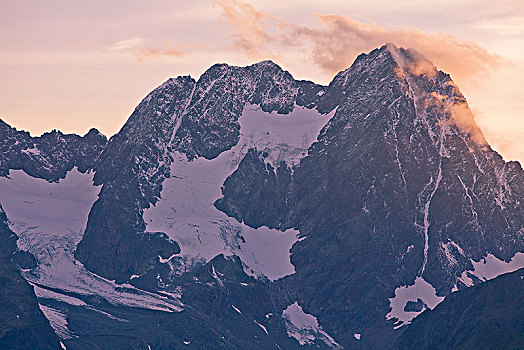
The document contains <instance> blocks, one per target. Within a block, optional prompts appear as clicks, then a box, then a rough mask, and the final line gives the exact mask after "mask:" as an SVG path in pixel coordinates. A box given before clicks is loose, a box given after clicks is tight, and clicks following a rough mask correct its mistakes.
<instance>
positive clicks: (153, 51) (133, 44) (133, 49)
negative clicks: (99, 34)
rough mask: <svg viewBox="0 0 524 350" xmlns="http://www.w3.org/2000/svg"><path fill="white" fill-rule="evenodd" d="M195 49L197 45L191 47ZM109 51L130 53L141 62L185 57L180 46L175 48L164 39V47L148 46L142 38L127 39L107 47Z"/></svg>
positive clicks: (184, 52) (184, 51) (169, 41)
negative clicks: (161, 58)
mask: <svg viewBox="0 0 524 350" xmlns="http://www.w3.org/2000/svg"><path fill="white" fill-rule="evenodd" d="M191 46H192V48H193V49H196V48H197V47H198V45H191ZM107 49H108V50H109V51H115V52H125V53H131V54H132V55H134V56H135V57H136V59H137V60H138V61H139V62H141V61H143V60H146V59H148V58H159V57H175V58H180V57H183V56H185V55H186V50H183V49H182V48H181V47H180V46H175V45H174V44H173V42H172V41H171V40H169V39H164V45H162V46H155V45H148V44H147V41H146V40H145V39H143V38H139V37H136V38H129V39H124V40H120V41H117V42H115V43H113V44H111V45H109V46H108V47H107Z"/></svg>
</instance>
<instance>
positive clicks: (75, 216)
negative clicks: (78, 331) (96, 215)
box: [0, 168, 182, 334]
mask: <svg viewBox="0 0 524 350" xmlns="http://www.w3.org/2000/svg"><path fill="white" fill-rule="evenodd" d="M99 191H100V187H99V186H94V185H93V173H81V172H79V171H78V170H77V169H76V168H74V169H73V170H71V171H69V172H68V173H67V175H66V177H65V178H64V179H61V180H59V182H57V183H50V182H48V181H46V180H43V179H38V178H34V177H32V176H29V175H27V174H26V173H25V172H24V171H22V170H15V171H13V170H11V171H10V172H9V177H6V178H0V194H1V198H0V200H1V201H2V206H3V207H4V209H5V212H6V214H7V215H8V218H9V220H10V227H11V229H12V230H13V231H14V232H15V233H16V234H17V235H18V236H19V239H18V246H19V248H20V249H23V250H26V251H28V252H30V253H32V254H33V255H34V256H35V257H36V259H37V261H38V266H37V267H36V268H35V269H32V270H26V271H24V272H23V276H24V277H25V278H26V279H27V280H28V281H29V282H30V283H33V284H37V285H39V286H40V287H39V289H38V290H42V288H46V287H47V288H54V289H59V290H61V291H62V294H60V293H54V294H53V296H52V297H53V299H57V300H62V301H64V300H65V302H69V300H73V299H71V298H70V297H68V296H67V295H64V293H68V292H69V293H77V294H80V295H96V296H101V297H103V298H105V299H106V300H108V301H110V302H112V303H115V304H121V305H127V306H131V307H141V308H148V309H154V310H164V311H170V312H172V311H180V310H181V309H182V308H181V306H180V303H177V302H176V301H173V300H170V299H168V298H162V297H160V296H158V295H154V294H151V293H147V292H144V291H140V290H137V289H136V288H135V287H133V286H130V285H127V286H125V285H124V286H122V285H117V284H116V283H115V282H114V281H109V280H107V279H104V278H102V277H100V276H97V275H95V274H93V273H92V272H90V271H88V270H87V269H85V268H84V266H83V265H82V264H81V263H80V262H78V261H77V260H76V259H75V258H74V256H73V252H74V250H75V249H76V245H77V244H78V242H79V241H80V239H81V238H82V233H83V230H84V228H85V225H86V223H87V216H88V213H89V210H90V208H91V206H92V204H93V203H94V201H95V200H96V198H97V195H98V192H99ZM38 294H39V293H37V295H38ZM40 294H41V293H40ZM47 296H49V295H47ZM43 310H45V312H44V313H46V312H47V311H49V312H48V314H52V315H61V313H60V311H56V312H52V310H49V309H43ZM52 325H58V326H60V327H61V325H62V323H60V322H52ZM59 331H60V332H61V330H59ZM59 334H60V333H59Z"/></svg>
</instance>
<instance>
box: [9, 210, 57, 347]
mask: <svg viewBox="0 0 524 350" xmlns="http://www.w3.org/2000/svg"><path fill="white" fill-rule="evenodd" d="M17 239H18V237H17V236H16V234H15V233H14V232H13V231H11V230H10V229H9V227H8V225H7V216H6V215H5V212H4V211H3V209H2V207H1V206H0V305H1V309H2V312H0V348H2V349H29V348H32V349H60V343H59V339H58V337H57V336H56V334H55V332H54V331H53V329H52V328H51V326H50V324H49V321H48V320H47V319H46V318H45V316H44V314H43V313H42V311H40V309H39V307H38V302H37V300H36V295H35V292H34V291H33V287H32V286H31V285H29V283H27V281H26V280H24V278H23V277H22V276H21V275H20V273H19V270H18V268H17V267H15V266H13V264H12V263H11V258H12V257H13V255H14V254H15V253H16V252H17V250H18V248H17V246H16V240H17ZM26 254H29V253H26ZM33 259H34V258H33Z"/></svg>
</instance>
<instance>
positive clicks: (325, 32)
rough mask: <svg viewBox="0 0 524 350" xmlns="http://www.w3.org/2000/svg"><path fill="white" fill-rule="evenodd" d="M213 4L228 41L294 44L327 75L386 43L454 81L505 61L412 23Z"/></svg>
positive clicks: (251, 50)
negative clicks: (390, 25) (305, 20)
mask: <svg viewBox="0 0 524 350" xmlns="http://www.w3.org/2000/svg"><path fill="white" fill-rule="evenodd" d="M218 6H220V8H221V9H222V10H223V15H222V18H223V19H224V20H225V21H226V23H227V24H228V26H229V27H230V28H231V31H232V33H231V37H232V40H233V45H234V46H235V47H236V48H238V49H241V50H243V51H244V52H245V53H246V54H247V55H249V56H250V57H268V56H270V57H279V56H280V53H281V52H283V51H285V50H289V49H291V48H294V50H295V51H298V50H300V51H302V52H304V53H305V54H306V59H308V60H309V61H311V62H312V63H314V64H316V65H317V66H318V67H319V68H321V69H322V70H324V71H325V72H327V73H330V74H334V73H336V72H338V71H340V70H343V69H345V68H347V67H348V66H350V65H351V63H352V62H353V60H354V59H355V57H356V56H357V55H358V54H360V53H362V52H368V51H370V50H372V49H374V48H376V47H380V46H382V45H384V44H385V43H387V42H393V43H394V44H395V45H397V46H402V47H406V48H414V49H416V50H417V51H419V52H420V53H422V55H424V56H425V57H427V58H428V59H429V60H430V61H431V62H433V63H434V64H435V65H436V66H437V67H438V68H439V69H442V70H444V71H446V72H448V73H450V74H451V75H452V76H453V77H454V78H455V79H456V80H458V81H459V83H460V84H469V83H479V82H481V81H482V80H483V79H484V78H485V77H486V76H487V75H489V74H490V73H491V72H493V71H494V70H496V69H497V68H498V67H500V66H501V65H504V64H507V63H508V62H509V60H507V59H505V58H503V57H501V56H499V55H496V54H493V53H490V52H489V51H488V50H486V49H485V48H483V47H481V46H480V45H478V44H476V43H474V42H471V41H465V40H460V39H459V38H457V37H456V36H453V35H449V34H444V33H438V34H428V33H425V32H423V31H421V30H419V29H416V28H406V29H398V30H391V29H387V28H385V27H383V26H381V25H379V24H376V23H372V22H369V23H364V22H358V21H356V20H353V19H351V18H348V17H345V16H342V15H329V14H317V15H316V18H317V20H316V21H315V22H314V23H312V24H311V25H307V24H297V23H291V22H288V21H285V20H284V19H281V18H277V17H274V16H272V15H271V14H268V13H264V12H262V11H259V10H257V9H255V8H254V7H253V6H252V5H250V4H246V3H243V2H239V1H236V0H233V1H220V2H219V3H218Z"/></svg>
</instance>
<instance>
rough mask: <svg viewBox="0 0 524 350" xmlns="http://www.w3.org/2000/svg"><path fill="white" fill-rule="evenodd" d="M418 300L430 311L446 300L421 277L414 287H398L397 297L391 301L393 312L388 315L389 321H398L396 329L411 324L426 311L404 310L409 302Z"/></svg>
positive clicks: (416, 280)
mask: <svg viewBox="0 0 524 350" xmlns="http://www.w3.org/2000/svg"><path fill="white" fill-rule="evenodd" d="M418 299H420V300H422V301H423V302H424V304H426V305H427V306H428V307H429V308H430V309H433V308H434V307H435V306H437V305H438V304H439V303H440V302H441V301H442V300H444V297H439V296H438V295H437V292H436V290H435V288H434V287H433V286H432V285H431V284H430V283H429V282H427V281H426V280H424V278H422V277H420V276H419V277H417V278H416V279H415V283H414V284H412V285H408V286H400V287H397V288H396V289H395V296H394V297H393V298H390V299H389V305H390V307H391V311H390V312H389V313H388V314H387V315H386V318H387V319H388V320H390V319H396V322H395V326H394V328H395V329H397V328H400V327H402V326H403V325H406V324H409V323H410V322H411V321H412V320H413V319H414V318H415V317H417V316H418V315H419V314H421V313H422V312H423V311H424V310H425V308H424V307H423V308H422V310H420V311H405V310H404V308H405V306H406V304H407V303H408V302H409V301H412V302H416V301H417V300H418Z"/></svg>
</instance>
